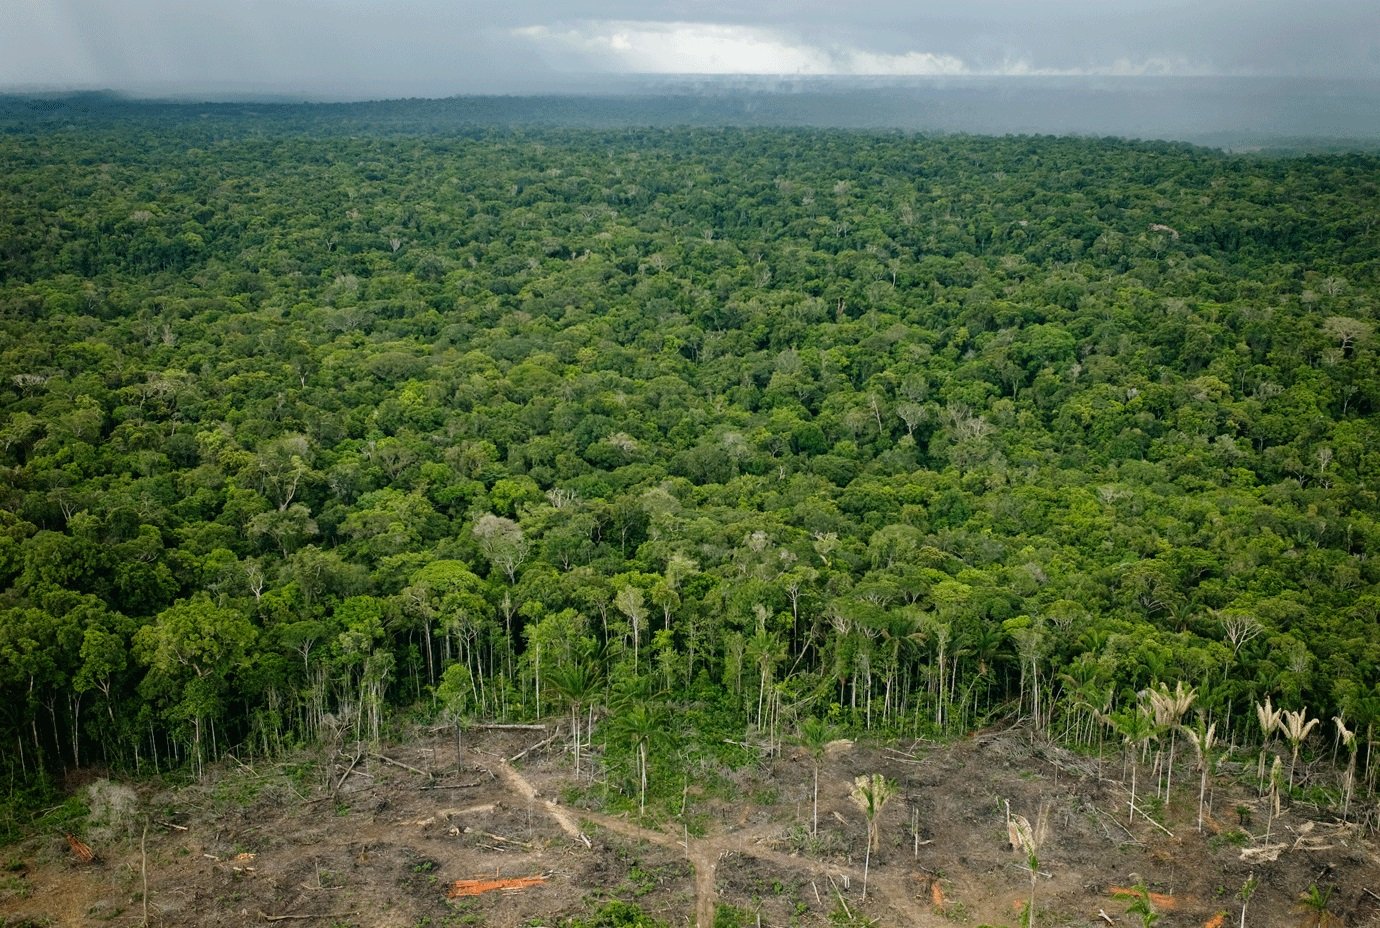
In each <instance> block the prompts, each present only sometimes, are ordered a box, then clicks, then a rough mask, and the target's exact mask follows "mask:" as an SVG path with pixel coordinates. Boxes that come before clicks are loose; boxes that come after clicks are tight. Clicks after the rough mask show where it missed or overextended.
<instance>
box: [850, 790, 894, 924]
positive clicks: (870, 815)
mask: <svg viewBox="0 0 1380 928" xmlns="http://www.w3.org/2000/svg"><path fill="white" fill-rule="evenodd" d="M895 794H896V784H895V783H893V782H891V781H890V780H888V779H887V778H886V777H884V776H882V775H881V774H880V773H874V774H872V775H871V776H870V777H869V776H862V777H858V778H857V779H855V780H854V781H853V791H852V792H851V793H849V796H850V798H852V800H853V804H854V805H856V806H857V807H858V808H859V809H861V810H862V814H863V817H864V818H866V819H867V854H866V856H865V857H864V858H863V893H862V897H863V901H864V902H866V901H867V873H868V869H869V868H870V867H871V865H872V851H873V850H874V849H877V848H880V847H881V843H882V830H881V823H880V821H879V819H880V817H881V814H882V808H883V807H884V806H885V805H886V804H887V801H888V800H890V799H891V797H892V796H894V795H895Z"/></svg>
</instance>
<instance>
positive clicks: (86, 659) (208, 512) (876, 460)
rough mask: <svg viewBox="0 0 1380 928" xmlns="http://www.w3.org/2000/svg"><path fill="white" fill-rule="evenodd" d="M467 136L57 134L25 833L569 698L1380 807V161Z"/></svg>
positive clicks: (29, 654)
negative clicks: (302, 758)
mask: <svg viewBox="0 0 1380 928" xmlns="http://www.w3.org/2000/svg"><path fill="white" fill-rule="evenodd" d="M412 107H413V109H412V110H409V111H408V112H409V113H411V114H412V115H410V116H409V119H408V120H407V121H405V122H397V123H388V124H381V123H380V122H379V121H377V120H370V119H368V118H365V116H362V115H360V114H359V113H357V112H355V111H354V110H351V109H349V108H331V107H276V106H274V105H270V104H265V105H264V106H262V107H257V108H255V107H247V106H236V107H213V106H208V107H195V106H190V105H188V106H181V107H171V108H168V109H170V110H173V111H175V112H174V113H173V115H172V116H169V115H168V114H167V113H161V112H160V113H158V114H153V115H151V114H150V113H149V112H148V111H147V109H146V108H141V107H137V106H129V107H124V108H122V107H120V106H118V105H115V104H109V105H104V106H93V107H92V108H91V109H90V110H89V111H82V112H78V113H71V112H68V113H60V114H58V115H57V116H55V117H54V116H46V115H45V116H43V118H39V117H37V116H34V115H33V113H32V112H31V111H26V110H24V109H23V108H22V107H18V108H16V107H15V106H14V105H10V106H9V108H8V109H6V110H5V112H4V114H3V115H4V118H3V120H0V165H3V168H4V169H3V171H0V216H2V217H3V222H0V589H2V590H3V592H0V778H3V780H2V782H3V785H4V804H3V815H0V830H3V831H4V832H5V833H6V834H7V835H9V836H10V837H11V838H14V837H17V836H19V835H21V834H23V833H25V830H26V829H27V828H29V827H31V825H32V823H33V822H34V821H36V816H38V815H40V811H41V807H43V806H51V805H52V804H53V803H54V802H60V801H62V795H63V790H64V782H66V781H67V780H69V779H70V777H71V776H72V775H73V774H74V773H76V772H79V771H82V770H91V769H98V770H99V771H100V772H101V775H102V776H108V777H112V778H128V779H132V780H136V781H137V780H138V779H139V778H146V777H154V776H164V777H167V776H173V777H182V778H185V779H186V780H189V781H194V780H196V779H197V778H199V777H202V776H206V775H208V772H209V771H211V770H212V769H215V768H217V765H219V764H223V763H224V762H225V760H226V758H228V757H233V758H234V759H235V761H234V762H235V763H242V764H254V763H264V764H267V763H270V762H272V761H273V759H281V758H284V757H290V756H295V754H294V752H299V753H300V752H302V751H304V750H309V749H310V748H311V747H312V746H313V745H320V744H322V743H332V744H356V745H366V746H367V745H373V746H375V747H374V749H375V750H379V747H378V746H379V745H382V744H386V743H388V740H389V739H390V738H396V737H398V736H399V732H401V731H403V730H405V729H406V727H407V726H416V725H436V726H443V727H444V730H445V731H447V732H449V731H452V730H453V732H454V737H455V738H459V737H461V735H462V733H464V732H470V731H472V730H478V729H479V728H480V727H482V726H484V725H502V724H526V723H540V722H542V721H545V722H547V723H549V724H554V725H557V726H565V729H564V733H563V734H562V735H561V739H562V740H561V741H560V744H565V745H566V749H565V751H564V757H565V763H567V764H573V769H574V770H575V771H576V772H577V774H578V772H579V771H580V769H581V766H582V765H585V764H599V765H603V767H604V769H605V773H604V774H603V778H604V782H603V788H604V791H605V795H606V797H607V796H613V797H614V798H613V799H607V798H606V799H605V801H609V802H613V803H615V805H616V804H617V803H618V802H622V803H624V806H623V807H624V808H626V809H629V810H632V812H631V814H638V815H642V816H646V815H655V814H662V815H671V814H673V811H674V810H675V809H676V808H680V809H681V811H682V812H683V811H684V809H685V801H686V793H687V791H688V790H690V782H691V779H692V778H694V777H697V776H700V774H699V773H694V771H703V770H705V769H710V768H715V767H716V765H717V766H722V767H724V768H725V769H731V768H733V767H734V766H735V765H741V764H744V763H747V762H749V760H751V758H754V757H760V756H767V755H771V754H779V753H780V752H782V751H788V750H789V746H790V745H792V744H798V743H803V742H802V741H801V739H802V738H805V740H806V741H808V740H809V739H808V738H806V737H805V735H803V734H802V732H808V731H810V730H814V731H815V732H816V735H817V736H818V737H817V739H816V740H818V741H820V743H823V741H824V740H828V738H826V737H824V736H822V735H819V732H820V731H827V732H828V733H829V734H830V736H831V737H844V736H847V737H851V738H854V739H858V740H859V742H860V743H861V742H868V743H873V744H899V743H905V744H911V743H915V741H916V739H921V740H926V741H944V740H946V739H956V738H962V737H964V736H965V735H970V734H971V733H974V732H982V731H987V730H990V729H992V728H993V727H994V726H1013V725H1014V726H1019V727H1020V730H1022V731H1025V732H1028V733H1029V735H1030V737H1032V738H1037V739H1041V740H1043V741H1045V742H1047V743H1049V744H1051V745H1053V746H1055V747H1057V748H1058V749H1059V750H1067V751H1069V752H1071V754H1072V756H1075V757H1089V756H1094V755H1096V756H1098V757H1099V758H1100V757H1101V756H1102V755H1103V754H1105V755H1106V756H1107V758H1109V760H1108V763H1109V764H1112V765H1115V764H1117V763H1118V762H1121V763H1123V764H1124V761H1119V760H1118V759H1119V758H1121V757H1122V755H1121V753H1120V751H1121V749H1122V748H1123V746H1127V745H1129V746H1130V747H1129V750H1130V755H1129V756H1130V758H1131V764H1132V766H1133V767H1134V766H1135V765H1136V764H1137V763H1138V762H1144V764H1145V766H1144V767H1143V768H1142V777H1141V783H1140V784H1139V786H1140V788H1141V790H1143V791H1144V790H1150V789H1155V788H1156V787H1157V786H1158V784H1157V783H1156V782H1154V777H1155V775H1156V774H1157V775H1160V776H1162V775H1163V773H1164V770H1165V769H1166V765H1165V764H1164V763H1163V762H1162V761H1161V760H1160V754H1159V750H1160V749H1159V748H1158V747H1156V748H1155V750H1154V751H1153V752H1150V751H1149V746H1150V745H1159V744H1160V742H1161V741H1163V743H1164V745H1165V746H1166V747H1167V746H1168V744H1169V733H1170V732H1171V731H1176V732H1178V734H1177V735H1176V737H1177V743H1178V747H1179V750H1180V754H1179V758H1178V760H1179V762H1180V763H1181V764H1183V763H1186V762H1187V761H1186V760H1185V758H1190V759H1191V757H1192V755H1188V754H1185V753H1184V751H1185V746H1186V745H1188V744H1189V741H1190V739H1189V738H1188V736H1186V735H1185V734H1184V731H1188V730H1192V731H1195V732H1196V735H1195V736H1194V737H1193V738H1192V739H1191V740H1192V742H1193V744H1195V745H1199V746H1200V747H1201V745H1202V744H1203V742H1204V741H1206V743H1207V745H1208V748H1209V751H1208V756H1209V758H1210V757H1211V753H1212V752H1211V750H1210V749H1211V747H1212V746H1213V745H1214V744H1217V745H1220V746H1221V747H1222V749H1223V750H1226V749H1227V748H1230V749H1231V752H1232V756H1233V757H1234V758H1235V759H1236V760H1237V761H1238V762H1239V764H1240V766H1239V769H1238V771H1237V773H1238V775H1239V780H1240V782H1244V783H1248V784H1251V790H1252V792H1255V791H1256V790H1257V789H1261V790H1268V789H1275V790H1276V791H1278V792H1283V794H1284V796H1285V798H1286V800H1288V799H1292V800H1295V801H1299V802H1305V801H1306V802H1309V803H1312V804H1313V805H1314V807H1316V808H1317V809H1318V810H1326V811H1327V814H1330V815H1333V816H1336V817H1338V818H1339V819H1341V820H1351V821H1360V822H1362V823H1363V824H1365V823H1368V827H1369V828H1370V829H1374V828H1375V827H1377V825H1380V807H1378V806H1377V804H1376V798H1375V797H1376V778H1377V775H1378V774H1380V756H1377V754H1376V751H1377V745H1378V744H1380V742H1377V738H1380V632H1377V623H1378V622H1380V564H1378V563H1377V561H1376V560H1375V556H1374V555H1375V552H1377V551H1380V521H1377V519H1378V518H1380V500H1377V491H1380V487H1378V486H1377V477H1380V375H1378V373H1377V372H1378V371H1380V367H1377V343H1376V338H1375V326H1376V318H1377V311H1380V310H1378V308H1380V302H1378V301H1377V298H1378V297H1380V228H1378V227H1377V224H1378V222H1380V159H1378V158H1377V157H1375V156H1373V155H1363V154H1297V155H1290V156H1268V157H1267V156H1262V155H1255V156H1251V155H1239V154H1226V153H1223V152H1220V151H1215V150H1210V149H1205V148H1196V147H1191V146H1188V145H1183V144H1177V143H1168V142H1136V141H1125V140H1116V139H1092V138H1057V137H1034V136H1024V137H1023V136H1008V137H979V136H964V135H918V134H907V133H898V132H863V131H839V130H825V129H810V130H805V129H789V128H779V129H778V128H771V129H767V128H749V127H740V128H713V127H684V128H677V127H637V126H625V127H614V128H558V127H552V126H531V125H528V126H501V125H479V124H475V123H472V122H466V121H464V120H461V119H458V118H454V117H453V116H450V115H448V114H447V113H446V112H445V111H444V110H443V109H439V108H438V110H437V112H436V113H433V114H432V116H433V117H434V118H430V117H429V121H428V119H422V118H420V116H417V115H416V113H415V112H413V111H415V110H417V109H418V107H419V105H418V104H413V105H412ZM366 115H367V114H366ZM1176 693H1177V695H1178V699H1177V700H1176V698H1175V694H1176ZM1185 700H1187V702H1184V701H1185ZM1176 704H1182V708H1180V709H1179V710H1178V712H1177V714H1176V713H1175V712H1174V709H1173V707H1174V706H1175V705H1176ZM1166 707H1169V708H1166ZM1166 713H1167V714H1166ZM1290 716H1292V717H1293V720H1294V721H1293V725H1294V727H1293V728H1292V729H1290V728H1289V727H1288V725H1289V724H1290V723H1289V721H1288V719H1289V717H1290ZM1272 719H1273V720H1274V722H1273V724H1269V725H1267V724H1266V723H1267V722H1269V721H1270V720H1272ZM1313 720H1318V722H1317V724H1309V723H1311V722H1313ZM822 726H823V728H821V727H822ZM1195 726H1196V727H1195ZM1210 726H1211V727H1213V731H1214V732H1215V735H1214V734H1213V733H1212V732H1210V731H1209V727H1210ZM446 737H450V736H449V735H447V736H446ZM447 743H448V742H447ZM1271 743H1273V744H1274V746H1275V748H1276V749H1278V751H1279V754H1278V756H1280V758H1281V761H1282V765H1283V768H1284V769H1283V774H1284V775H1283V776H1281V775H1279V774H1278V773H1276V774H1275V775H1273V779H1271V778H1270V776H1268V775H1267V773H1268V772H1267V771H1266V770H1265V767H1266V755H1265V753H1263V750H1262V749H1263V746H1264V745H1268V744H1271ZM557 747H559V745H557ZM455 750H457V751H458V750H460V748H458V747H457V748H455ZM1257 751H1262V753H1260V756H1259V765H1257ZM1152 754H1153V756H1154V758H1155V764H1154V767H1155V770H1156V774H1152V768H1151V764H1150V762H1149V761H1150V758H1151V756H1152ZM1168 758H1169V759H1168V770H1169V771H1170V773H1171V774H1172V771H1173V764H1174V763H1175V760H1174V753H1173V751H1172V749H1170V750H1169V754H1168ZM356 759H358V758H356ZM1198 760H1199V762H1200V763H1201V762H1202V761H1203V755H1202V753H1201V752H1200V753H1199V755H1198ZM1214 769H1216V768H1214ZM1124 772H1125V771H1124V769H1123V774H1124ZM337 773H338V771H337ZM1114 773H1115V771H1113V774H1114ZM346 775H347V776H349V771H346ZM816 778H818V768H816ZM327 779H330V778H329V777H328V778H327ZM1180 779H1181V780H1182V782H1183V783H1184V784H1189V785H1185V786H1184V787H1183V788H1184V789H1185V790H1188V789H1190V788H1191V790H1192V792H1193V794H1194V795H1193V796H1192V797H1191V798H1189V799H1184V800H1181V804H1182V805H1183V807H1184V808H1185V809H1187V810H1188V811H1187V812H1185V813H1184V814H1186V815H1189V817H1190V819H1191V812H1192V807H1193V806H1194V803H1195V801H1197V800H1198V796H1197V793H1198V781H1197V776H1196V774H1193V773H1189V772H1183V771H1181V773H1180ZM1130 782H1131V783H1134V782H1135V781H1134V780H1131V781H1130ZM1204 782H1205V783H1206V778H1205V779H1204ZM816 784H817V785H816V789H818V780H817V779H816ZM1272 784H1273V785H1272ZM1134 788H1135V787H1134V786H1133V787H1132V789H1134ZM1170 789H1171V787H1170V786H1169V785H1165V787H1164V795H1165V799H1166V800H1168V798H1169V791H1170ZM817 801H818V800H817ZM1132 805H1133V806H1134V805H1135V799H1134V798H1133V800H1132ZM808 806H809V803H808V797H807V800H806V812H808ZM1123 806H1124V803H1123ZM657 810H660V812H658V811H657ZM1199 811H1200V815H1201V808H1200V810H1199ZM1222 814H1225V813H1222ZM1318 814H1322V811H1320V812H1319V813H1318ZM1008 817H1009V816H1008ZM1032 817H1033V816H1032ZM806 818H807V819H808V815H807V816H806ZM870 821H871V819H870V818H869V822H870ZM1171 824H1172V823H1171ZM1199 824H1200V827H1201V820H1200V823H1199ZM687 827H688V826H687ZM816 827H818V826H816ZM1190 829H1191V824H1190ZM676 834H677V835H679V834H680V832H679V831H677V832H676ZM907 840H909V839H907ZM686 841H687V843H688V842H689V832H688V831H687V838H686ZM916 842H917V844H916V848H917V854H918V853H919V848H920V845H919V843H918V842H919V837H918V833H917V837H916ZM906 846H907V847H909V845H908V844H907V845H906ZM1032 854H1033V852H1032ZM1032 870H1034V871H1038V867H1037V866H1035V865H1032ZM317 879H318V882H319V881H320V875H319V873H318V877H317ZM1031 879H1032V881H1033V879H1034V878H1033V877H1032V878H1031ZM1235 888H1236V887H1235V886H1232V887H1231V889H1232V890H1233V891H1235ZM1297 888H1298V889H1301V888H1302V887H1297ZM1315 888H1316V887H1315ZM1033 908H1034V907H1033V906H1032V911H1033ZM1233 911H1234V910H1233ZM147 917H148V916H147V910H146V914H145V919H146V922H147ZM1243 917H1244V916H1243ZM601 924H602V922H601ZM716 924H717V923H716Z"/></svg>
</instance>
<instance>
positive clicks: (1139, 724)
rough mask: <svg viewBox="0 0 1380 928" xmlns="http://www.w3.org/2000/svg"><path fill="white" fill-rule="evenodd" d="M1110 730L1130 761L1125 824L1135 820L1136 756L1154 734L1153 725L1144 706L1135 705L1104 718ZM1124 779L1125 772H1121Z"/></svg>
mask: <svg viewBox="0 0 1380 928" xmlns="http://www.w3.org/2000/svg"><path fill="white" fill-rule="evenodd" d="M1104 718H1105V719H1106V721H1107V722H1108V723H1109V724H1110V725H1111V726H1112V729H1113V730H1114V731H1115V732H1116V733H1117V734H1119V735H1121V740H1122V743H1123V744H1124V745H1125V746H1126V749H1127V753H1128V754H1129V755H1130V760H1131V805H1130V811H1129V812H1127V815H1126V821H1127V824H1130V823H1131V822H1134V821H1135V819H1136V762H1137V758H1136V755H1137V754H1138V753H1140V748H1141V746H1142V745H1144V744H1145V742H1146V741H1148V740H1150V736H1151V735H1152V734H1153V733H1154V725H1153V723H1152V721H1151V719H1150V714H1149V713H1148V712H1147V711H1146V709H1145V707H1144V706H1141V705H1136V706H1129V707H1127V708H1125V709H1122V710H1121V711H1120V712H1113V713H1112V714H1111V715H1108V716H1104ZM1122 777H1123V778H1124V777H1125V770H1124V769H1123V771H1122Z"/></svg>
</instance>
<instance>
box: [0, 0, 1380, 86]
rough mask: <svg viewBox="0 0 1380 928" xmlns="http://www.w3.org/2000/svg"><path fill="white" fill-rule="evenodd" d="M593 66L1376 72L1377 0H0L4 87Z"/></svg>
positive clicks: (582, 70)
mask: <svg viewBox="0 0 1380 928" xmlns="http://www.w3.org/2000/svg"><path fill="white" fill-rule="evenodd" d="M605 73H617V74H627V73H653V74H656V73H661V74H666V73H720V74H725V73H748V74H799V75H821V74H893V75H909V74H915V75H979V74H1011V75H1029V74H1118V75H1119V74H1126V75H1135V74H1173V75H1180V74H1181V75H1203V74H1212V75H1215V74H1222V75H1283V76H1299V77H1326V78H1363V79H1366V80H1371V81H1380V4H1378V3H1377V0H851V2H850V0H796V2H788V0H498V2H482V3H481V2H475V0H0V88H10V89H14V88H114V89H119V90H130V91H136V92H140V91H142V92H156V93H170V92H178V91H182V92H188V93H205V92H212V91H220V92H231V93H233V92H236V91H241V92H249V91H252V92H285V93H297V94H301V95H304V96H310V97H318V98H368V97H393V96H449V95H452V94H462V93H492V92H521V91H532V90H560V89H562V88H566V87H571V86H577V85H578V83H579V79H580V77H581V76H583V75H598V74H605Z"/></svg>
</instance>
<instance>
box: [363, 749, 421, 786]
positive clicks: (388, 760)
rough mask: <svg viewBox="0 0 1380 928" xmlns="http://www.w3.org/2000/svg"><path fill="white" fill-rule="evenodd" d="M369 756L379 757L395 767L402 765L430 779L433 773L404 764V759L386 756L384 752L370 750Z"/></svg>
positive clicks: (405, 768) (403, 767)
mask: <svg viewBox="0 0 1380 928" xmlns="http://www.w3.org/2000/svg"><path fill="white" fill-rule="evenodd" d="M369 756H370V757H377V758H378V759H379V760H381V761H383V762H384V763H385V764H392V765H393V766H394V767H401V768H402V769H404V770H411V771H412V772H413V773H415V774H418V775H420V776H424V777H426V778H427V779H428V780H429V779H431V774H429V773H427V772H426V771H425V770H418V769H417V768H416V767H413V766H412V765H411V764H404V763H403V762H402V761H400V760H394V759H393V758H391V757H384V756H383V755H382V754H376V753H374V752H372V751H370V752H369Z"/></svg>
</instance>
